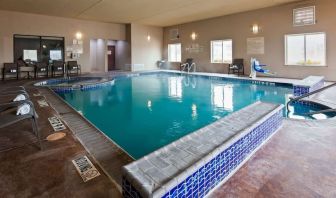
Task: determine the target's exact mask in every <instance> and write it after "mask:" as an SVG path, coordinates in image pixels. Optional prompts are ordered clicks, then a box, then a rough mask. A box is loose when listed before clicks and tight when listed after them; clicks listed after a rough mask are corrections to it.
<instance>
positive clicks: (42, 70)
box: [35, 62, 49, 78]
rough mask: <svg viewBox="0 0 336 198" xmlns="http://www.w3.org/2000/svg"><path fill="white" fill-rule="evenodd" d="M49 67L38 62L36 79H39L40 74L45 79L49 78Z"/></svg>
mask: <svg viewBox="0 0 336 198" xmlns="http://www.w3.org/2000/svg"><path fill="white" fill-rule="evenodd" d="M48 72H49V66H48V64H47V63H45V62H37V63H36V65H35V78H38V77H39V74H42V76H44V77H48Z"/></svg>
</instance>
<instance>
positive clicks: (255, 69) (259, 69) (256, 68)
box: [250, 58, 275, 79]
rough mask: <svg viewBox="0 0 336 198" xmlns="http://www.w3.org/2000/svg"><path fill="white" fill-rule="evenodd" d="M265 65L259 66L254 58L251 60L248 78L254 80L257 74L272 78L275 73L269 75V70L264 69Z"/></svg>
mask: <svg viewBox="0 0 336 198" xmlns="http://www.w3.org/2000/svg"><path fill="white" fill-rule="evenodd" d="M265 66H267V65H263V64H260V62H259V61H258V60H257V59H256V58H251V74H250V78H253V79H255V78H256V77H257V72H259V73H263V74H267V75H271V76H274V75H275V73H271V72H270V71H269V70H267V69H264V68H263V67H265Z"/></svg>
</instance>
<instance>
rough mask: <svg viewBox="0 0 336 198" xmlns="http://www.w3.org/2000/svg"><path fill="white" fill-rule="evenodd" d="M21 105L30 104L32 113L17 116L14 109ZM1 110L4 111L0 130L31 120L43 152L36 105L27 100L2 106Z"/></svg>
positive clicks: (1, 116)
mask: <svg viewBox="0 0 336 198" xmlns="http://www.w3.org/2000/svg"><path fill="white" fill-rule="evenodd" d="M21 104H28V105H29V106H30V111H29V113H27V114H24V115H16V111H15V110H14V109H15V108H18V107H19V105H21ZM0 108H1V109H3V110H1V111H0V129H1V128H5V127H8V126H12V125H14V124H17V123H19V122H21V121H23V120H27V119H30V120H31V121H32V129H33V132H34V134H35V135H36V137H37V138H38V141H39V146H40V149H41V150H43V147H42V142H41V135H40V133H39V130H38V127H37V120H36V119H37V114H36V112H35V108H34V105H33V103H32V102H31V101H29V100H25V101H21V102H20V103H8V104H0ZM8 109H11V111H9V110H8Z"/></svg>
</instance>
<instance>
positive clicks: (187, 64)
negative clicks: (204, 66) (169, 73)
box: [180, 58, 196, 72]
mask: <svg viewBox="0 0 336 198" xmlns="http://www.w3.org/2000/svg"><path fill="white" fill-rule="evenodd" d="M192 67H194V71H196V63H194V59H192V58H187V59H186V61H185V63H182V64H181V65H180V70H181V71H184V70H185V69H187V71H188V72H190V70H191V68H192Z"/></svg>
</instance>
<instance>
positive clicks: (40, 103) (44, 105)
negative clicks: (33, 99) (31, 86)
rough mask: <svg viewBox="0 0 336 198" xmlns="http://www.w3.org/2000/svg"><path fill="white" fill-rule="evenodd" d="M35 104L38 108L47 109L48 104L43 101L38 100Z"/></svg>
mask: <svg viewBox="0 0 336 198" xmlns="http://www.w3.org/2000/svg"><path fill="white" fill-rule="evenodd" d="M37 103H38V105H39V106H40V107H49V104H48V103H47V101H45V100H44V99H42V100H38V101H37Z"/></svg>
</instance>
